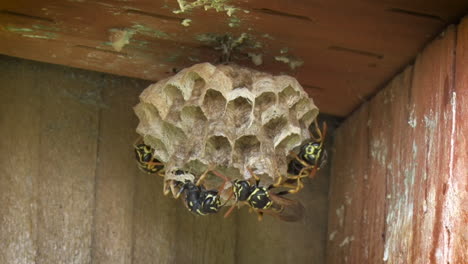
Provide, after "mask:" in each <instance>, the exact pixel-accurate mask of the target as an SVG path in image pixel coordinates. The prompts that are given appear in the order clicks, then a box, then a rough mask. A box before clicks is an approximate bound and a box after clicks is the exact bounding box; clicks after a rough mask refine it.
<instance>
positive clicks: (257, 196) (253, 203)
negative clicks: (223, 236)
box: [213, 168, 304, 222]
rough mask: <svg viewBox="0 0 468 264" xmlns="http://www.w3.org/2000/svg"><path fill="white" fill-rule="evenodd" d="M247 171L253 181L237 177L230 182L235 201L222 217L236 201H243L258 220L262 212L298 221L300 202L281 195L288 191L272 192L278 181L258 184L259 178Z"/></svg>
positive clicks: (284, 219)
mask: <svg viewBox="0 0 468 264" xmlns="http://www.w3.org/2000/svg"><path fill="white" fill-rule="evenodd" d="M248 171H249V173H250V174H251V175H252V178H254V179H255V183H251V182H250V181H247V180H237V179H236V180H234V181H233V182H232V193H233V195H234V197H235V202H234V204H233V205H232V206H231V208H230V209H229V210H228V211H227V212H226V213H225V214H224V217H228V216H229V215H230V214H231V212H232V210H234V207H235V206H236V205H237V204H238V203H245V204H247V205H248V206H249V207H250V208H251V209H252V210H254V211H255V212H256V213H257V215H258V219H259V220H261V219H262V217H263V214H269V215H272V216H275V217H278V218H279V219H281V220H283V221H288V222H292V221H298V220H299V219H301V218H302V215H303V211H304V207H303V206H302V204H301V203H300V202H299V201H295V200H290V199H287V198H285V197H281V196H283V195H285V194H287V193H289V192H288V191H282V192H278V193H274V192H273V191H272V189H273V188H275V187H277V185H278V183H276V184H272V185H270V186H268V187H265V186H260V178H259V177H258V176H257V175H256V174H255V173H254V172H253V171H252V170H251V169H250V168H248ZM213 173H215V174H216V173H217V172H213ZM252 178H250V179H252Z"/></svg>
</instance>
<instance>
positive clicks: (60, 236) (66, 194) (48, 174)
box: [30, 65, 99, 264]
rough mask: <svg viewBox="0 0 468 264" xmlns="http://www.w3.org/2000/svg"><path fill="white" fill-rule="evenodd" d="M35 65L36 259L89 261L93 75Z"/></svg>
mask: <svg viewBox="0 0 468 264" xmlns="http://www.w3.org/2000/svg"><path fill="white" fill-rule="evenodd" d="M39 69H40V70H38V71H37V73H36V74H37V75H38V79H37V87H35V89H40V91H41V103H42V106H41V115H40V120H41V134H40V142H41V145H40V150H39V159H40V168H39V176H38V181H37V191H36V193H35V194H36V197H35V198H36V199H37V203H38V209H37V210H38V216H37V217H38V219H37V232H38V235H37V258H36V263H38V264H41V263H44V264H45V263H89V262H90V261H91V237H92V223H93V212H94V177H95V170H96V149H97V137H98V114H97V113H98V106H97V105H98V104H99V90H98V89H97V87H96V86H95V84H94V81H95V78H93V77H94V76H96V74H90V73H89V72H85V71H77V70H72V69H65V68H62V67H56V66H50V65H41V67H40V68H39ZM93 75H94V76H93ZM30 88H31V89H33V87H30Z"/></svg>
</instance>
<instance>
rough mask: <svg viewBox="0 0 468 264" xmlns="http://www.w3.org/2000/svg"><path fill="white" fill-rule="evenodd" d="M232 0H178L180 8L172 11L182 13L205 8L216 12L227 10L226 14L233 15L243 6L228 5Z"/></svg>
mask: <svg viewBox="0 0 468 264" xmlns="http://www.w3.org/2000/svg"><path fill="white" fill-rule="evenodd" d="M229 1H230V0H196V1H193V2H189V1H186V0H177V3H178V4H179V9H177V10H174V11H172V12H173V13H174V14H180V13H184V12H187V11H191V10H192V9H195V8H203V9H204V10H205V11H208V10H210V9H214V10H215V11H216V12H226V15H228V16H232V15H233V14H234V13H235V12H237V11H240V10H242V9H241V8H238V7H235V6H232V5H228V4H227V3H228V2H229Z"/></svg>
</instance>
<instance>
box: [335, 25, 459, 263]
mask: <svg viewBox="0 0 468 264" xmlns="http://www.w3.org/2000/svg"><path fill="white" fill-rule="evenodd" d="M466 24H467V21H466V20H465V21H464V22H463V23H462V25H461V26H460V27H459V29H458V32H459V33H458V38H457V34H456V33H457V30H456V28H455V27H454V26H451V27H449V28H448V29H447V30H445V32H443V33H442V34H441V35H440V36H439V37H438V38H436V39H435V40H434V41H432V42H431V43H430V44H429V45H428V46H427V47H426V48H425V49H424V51H423V52H422V54H420V56H418V58H417V60H416V62H415V65H414V67H413V66H409V67H407V68H406V70H405V71H404V72H403V73H401V74H400V75H398V76H397V77H395V78H394V79H393V80H392V81H391V82H390V84H389V85H388V86H387V87H386V88H385V89H383V91H381V92H379V94H377V95H376V96H375V97H374V98H373V99H372V100H371V101H370V102H369V104H368V105H367V104H366V105H364V106H362V107H361V110H359V111H357V112H356V113H354V114H353V115H352V116H351V117H350V118H349V119H348V120H346V122H345V123H344V124H343V125H342V126H341V127H340V128H339V130H338V132H337V135H336V138H337V139H336V144H335V148H336V152H337V153H336V155H335V157H334V160H333V170H332V178H331V189H330V201H331V204H330V211H329V212H330V213H329V229H328V230H329V231H328V232H329V240H330V241H329V243H328V249H327V260H328V263H344V262H346V261H349V262H350V263H384V262H388V263H465V262H467V258H466V232H465V231H464V230H462V229H463V228H460V226H466V224H467V223H468V222H467V217H466V212H467V208H466V199H467V198H466V197H467V193H466V170H467V167H466V162H465V161H466V146H465V139H464V136H463V135H464V130H466V128H465V127H464V125H461V124H460V123H459V122H461V121H459V120H461V118H462V117H463V114H464V111H465V109H466V105H467V104H466V91H465V90H466V85H465V84H466V76H467V74H466V69H465V68H466V61H467V57H466V51H465V50H466V40H467V38H466V35H468V33H467V31H466V28H467V27H466ZM457 41H458V42H457ZM455 51H457V52H456V53H455ZM455 54H456V57H455ZM366 109H368V110H366ZM367 111H368V112H367ZM465 118H466V116H465ZM363 130H367V131H368V134H367V135H365V136H364V138H363V140H362V141H360V140H356V139H354V137H353V135H355V131H363ZM362 133H364V132H362ZM353 139H354V140H353ZM455 142H457V143H459V144H456V143H455ZM362 145H367V147H368V149H369V151H368V152H359V149H360V148H362V147H363V146H362ZM364 148H365V147H364ZM349 149H352V153H351V151H350V150H349ZM464 160H465V161H464ZM362 164H365V168H366V169H365V170H364V171H366V172H367V173H366V174H365V176H364V181H363V182H362V183H361V184H362V185H363V187H359V186H356V184H355V183H354V182H353V172H354V171H356V170H357V171H362ZM349 192H352V193H354V194H355V198H356V199H352V201H351V202H350V203H349V205H346V201H349V200H350V199H349V198H348V196H347V195H348V193H349ZM355 201H356V202H358V204H357V205H354V203H355ZM342 204H343V205H344V206H343V207H340V206H341V205H342ZM342 208H343V209H342ZM335 211H336V212H337V214H333V212H335ZM341 211H343V212H344V213H343V212H342V213H338V212H341ZM356 211H358V212H359V213H358V214H356V213H354V212H356ZM348 212H350V213H348ZM359 215H360V216H359ZM340 223H344V225H345V227H344V229H340ZM347 228H348V229H350V230H351V233H346V229H347ZM336 230H338V232H337V231H336ZM340 230H341V232H340ZM339 235H341V236H339ZM351 235H352V236H353V239H352V240H351V239H348V240H345V239H343V240H339V239H338V241H334V240H336V239H337V238H342V236H344V237H345V238H348V237H350V236H351ZM332 238H333V239H332ZM340 241H342V242H341V243H340ZM345 242H346V243H345ZM348 242H349V243H348ZM344 246H348V247H349V249H348V250H347V251H346V250H344V249H343V248H344Z"/></svg>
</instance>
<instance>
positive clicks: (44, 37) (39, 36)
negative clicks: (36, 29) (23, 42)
mask: <svg viewBox="0 0 468 264" xmlns="http://www.w3.org/2000/svg"><path fill="white" fill-rule="evenodd" d="M22 36H23V37H27V38H37V39H55V37H52V36H43V35H33V34H23V35H22Z"/></svg>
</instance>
